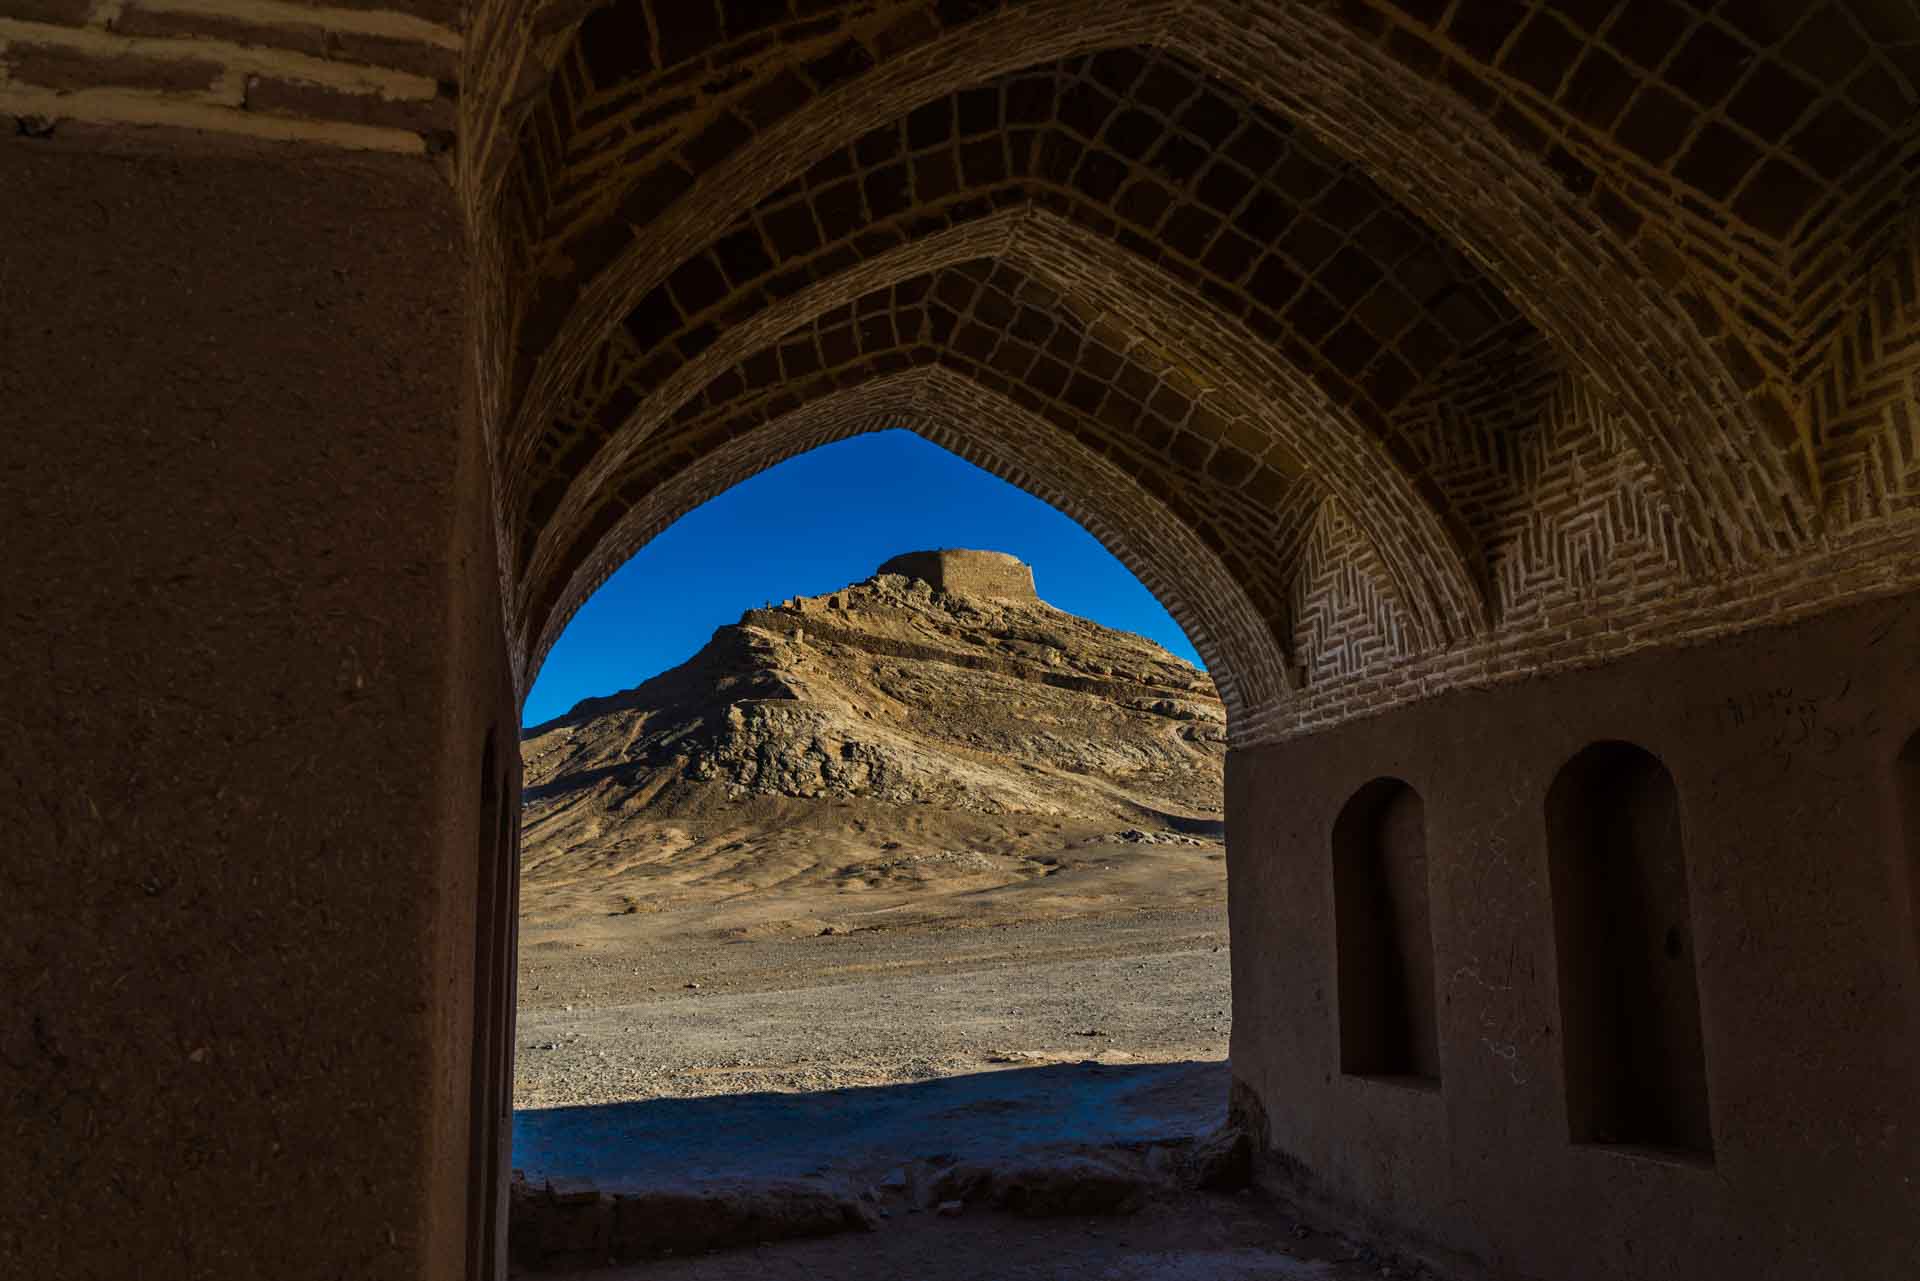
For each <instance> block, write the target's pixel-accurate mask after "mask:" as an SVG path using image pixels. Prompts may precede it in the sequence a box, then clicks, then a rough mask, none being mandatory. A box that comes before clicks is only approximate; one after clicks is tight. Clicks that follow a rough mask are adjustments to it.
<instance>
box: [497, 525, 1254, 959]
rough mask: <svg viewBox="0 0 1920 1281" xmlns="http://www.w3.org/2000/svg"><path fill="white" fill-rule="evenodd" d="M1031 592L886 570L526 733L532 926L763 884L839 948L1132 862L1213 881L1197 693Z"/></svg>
mask: <svg viewBox="0 0 1920 1281" xmlns="http://www.w3.org/2000/svg"><path fill="white" fill-rule="evenodd" d="M1032 584H1033V580H1032V574H1031V571H1030V570H1029V569H1028V568H1027V567H1026V566H1025V565H1023V564H1021V563H1020V562H1019V561H1017V560H1015V559H1014V558H1013V557H1010V556H1004V555H1000V554H998V553H992V552H965V551H946V552H937V553H934V552H923V553H912V554H909V555H907V556H901V557H896V558H895V559H894V560H891V561H889V562H887V564H885V565H883V566H881V567H880V570H879V571H878V572H877V573H876V574H875V575H874V576H873V577H872V578H870V579H868V580H867V581H865V582H863V583H857V584H854V585H852V586H849V587H847V588H844V589H842V590H840V591H837V592H833V593H830V594H828V595H824V596H814V597H802V598H796V599H792V600H787V601H784V602H782V603H781V604H779V605H777V606H771V607H768V608H763V609H754V610H749V611H747V613H746V614H744V615H743V616H742V617H741V619H740V621H739V622H738V623H737V624H734V625H732V626H728V627H722V628H721V629H720V630H719V631H717V632H716V633H715V634H714V636H713V639H712V641H711V642H709V643H708V645H707V646H706V647H705V648H704V649H702V650H701V651H700V652H699V653H698V654H696V655H695V656H694V657H693V658H692V659H691V660H689V661H688V662H686V663H684V664H682V665H681V666H679V667H677V668H674V669H673V670H671V671H669V672H666V673H663V674H662V675H659V676H656V677H654V678H653V679H652V680H649V681H647V682H645V683H644V684H642V685H639V686H637V687H635V688H633V689H630V690H626V691H624V692H622V693H619V694H615V695H612V696H610V697H607V698H599V699H589V700H587V701H585V702H582V703H580V704H579V705H578V706H576V707H575V708H574V709H573V710H572V711H570V712H569V713H567V714H566V715H565V716H562V717H560V718H558V719H556V720H553V721H549V722H547V723H546V724H543V725H539V726H535V727H533V728H532V729H529V730H527V731H526V733H525V735H524V741H523V743H522V752H523V755H524V759H525V762H526V791H525V794H524V798H525V813H524V824H523V836H522V848H523V875H524V885H525V889H524V894H523V902H524V905H525V907H526V909H527V911H528V912H529V913H530V914H532V915H534V916H536V917H540V916H545V917H548V918H552V917H556V916H565V915H569V914H574V913H582V914H594V915H602V916H604V915H606V914H609V913H614V914H622V913H642V912H653V911H659V910H663V909H667V908H671V907H675V906H682V905H690V904H694V903H702V904H711V903H714V902H718V901H724V900H726V899H728V898H730V897H731V896H735V895H739V894H743V893H746V892H748V891H753V890H766V889H772V888H775V887H778V888H779V889H780V890H782V891H783V893H784V894H786V895H788V896H789V897H791V896H795V895H797V896H799V897H801V898H809V896H811V897H810V899H809V901H810V902H812V905H813V908H814V909H817V911H815V915H817V916H819V917H820V918H821V919H823V920H826V921H827V926H826V928H829V929H830V928H833V925H832V921H833V919H834V917H835V914H836V912H838V911H839V910H840V908H842V907H845V906H846V904H847V903H849V902H850V901H851V900H850V899H849V898H848V896H849V895H852V896H855V897H859V896H863V895H864V896H866V897H867V898H868V899H873V897H874V896H873V892H874V891H882V892H884V891H918V892H919V893H918V894H916V895H914V897H917V898H921V899H924V898H926V897H928V896H927V895H926V894H925V891H935V892H937V893H947V894H951V893H956V892H959V893H981V892H989V891H994V890H996V889H1004V888H1006V887H1011V886H1017V885H1020V884H1023V883H1027V882H1037V881H1040V880H1043V879H1046V878H1051V877H1054V876H1056V875H1058V874H1059V873H1060V872H1062V871H1067V870H1072V869H1073V868H1074V867H1075V866H1077V865H1079V864H1083V863H1086V862H1087V861H1088V860H1089V859H1104V860H1106V863H1105V864H1104V866H1106V867H1107V868H1108V869H1109V870H1112V869H1113V867H1114V865H1115V864H1114V860H1116V859H1120V860H1122V861H1124V860H1125V854H1126V852H1127V851H1129V850H1138V849H1142V848H1146V847H1172V848H1169V849H1167V850H1166V851H1165V852H1167V853H1173V852H1174V850H1175V849H1177V850H1179V851H1180V852H1181V853H1182V854H1183V855H1185V856H1186V857H1187V858H1189V859H1204V858H1207V857H1209V856H1211V857H1212V858H1213V859H1214V860H1216V863H1217V860H1218V858H1219V857H1220V855H1219V833H1220V823H1219V818H1220V804H1221V770H1222V762H1223V759H1224V755H1225V746H1226V735H1225V719H1224V714H1223V711H1222V708H1221V704H1220V701H1219V699H1218V697H1217V695H1216V694H1215V692H1214V689H1213V685H1212V683H1211V681H1209V680H1208V678H1207V676H1206V674H1205V673H1204V672H1202V671H1199V670H1198V669H1196V668H1194V667H1192V666H1190V665H1189V664H1187V663H1185V662H1182V661H1181V660H1179V659H1177V658H1175V657H1174V656H1172V655H1171V654H1169V653H1167V652H1166V651H1165V650H1163V649H1161V648H1160V647H1159V646H1157V645H1154V644H1153V643H1152V642H1150V641H1148V640H1145V639H1144V638H1142V637H1139V636H1135V635H1132V634H1130V633H1125V632H1118V631H1114V630H1112V629H1109V628H1105V627H1102V626H1100V625H1098V624H1096V623H1093V622H1090V621H1088V620H1086V619H1083V618H1079V617H1076V616H1074V615H1072V614H1068V613H1065V612H1063V611H1061V610H1058V609H1055V608H1053V607H1052V606H1050V605H1048V604H1046V603H1045V602H1044V601H1042V600H1040V599H1039V598H1038V597H1037V596H1036V595H1035V593H1034V590H1033V585H1032ZM1211 871H1212V872H1213V873H1216V874H1217V871H1218V869H1217V866H1216V867H1215V868H1213V869H1211ZM1069 879H1079V878H1069ZM1120 879H1121V880H1128V879H1131V878H1126V877H1122V878H1120ZM1109 880H1110V881H1111V880H1112V878H1109ZM1112 883H1114V884H1115V885H1116V887H1117V885H1118V882H1117V881H1113V882H1112ZM1061 888H1062V889H1064V884H1063V885H1062V886H1061ZM758 897H765V896H758ZM895 897H896V896H895V895H888V894H885V893H883V894H882V895H881V898H882V899H885V900H886V901H889V902H892V901H894V899H895ZM1030 897H1031V896H1030ZM874 901H879V900H874ZM836 905H838V906H836ZM900 906H902V907H905V906H907V904H906V902H905V900H900ZM923 906H924V905H923ZM848 910H851V909H848ZM866 910H870V911H890V910H893V909H892V908H871V909H866ZM812 919H813V918H812V917H806V918H805V920H804V922H803V923H807V924H810V923H811V921H812Z"/></svg>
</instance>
